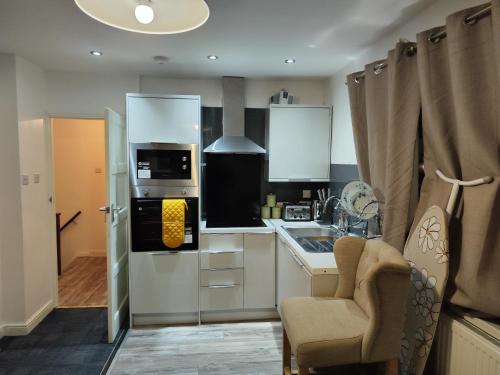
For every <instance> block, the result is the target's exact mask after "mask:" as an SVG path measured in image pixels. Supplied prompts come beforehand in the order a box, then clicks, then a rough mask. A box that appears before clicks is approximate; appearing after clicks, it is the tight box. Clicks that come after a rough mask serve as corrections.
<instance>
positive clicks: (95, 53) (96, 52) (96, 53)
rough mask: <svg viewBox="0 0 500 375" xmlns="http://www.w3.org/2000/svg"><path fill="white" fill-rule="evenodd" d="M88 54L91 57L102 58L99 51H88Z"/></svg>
mask: <svg viewBox="0 0 500 375" xmlns="http://www.w3.org/2000/svg"><path fill="white" fill-rule="evenodd" d="M90 54H91V55H92V56H102V55H103V53H102V52H101V51H90Z"/></svg>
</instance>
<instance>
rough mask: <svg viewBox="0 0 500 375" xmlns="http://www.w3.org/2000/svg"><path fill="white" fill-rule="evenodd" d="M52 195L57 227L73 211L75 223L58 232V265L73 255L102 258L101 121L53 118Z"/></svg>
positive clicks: (64, 265) (103, 160)
mask: <svg viewBox="0 0 500 375" xmlns="http://www.w3.org/2000/svg"><path fill="white" fill-rule="evenodd" d="M52 137H53V153H54V192H55V204H56V212H60V213H61V225H62V224H64V223H65V222H66V221H67V220H68V219H69V218H71V216H73V215H74V214H75V213H76V212H77V211H82V214H81V215H80V216H79V217H78V218H77V220H76V224H70V225H69V226H68V227H67V228H66V229H65V230H64V231H63V232H62V233H61V249H62V266H63V270H64V268H65V267H66V266H67V265H68V264H69V263H70V262H71V261H72V260H73V259H74V258H75V257H77V256H82V255H93V256H95V255H97V256H99V255H105V254H106V228H105V222H104V220H105V217H104V214H103V213H102V212H99V207H101V206H103V205H104V204H105V202H106V174H105V172H106V171H105V145H104V120H81V119H53V120H52Z"/></svg>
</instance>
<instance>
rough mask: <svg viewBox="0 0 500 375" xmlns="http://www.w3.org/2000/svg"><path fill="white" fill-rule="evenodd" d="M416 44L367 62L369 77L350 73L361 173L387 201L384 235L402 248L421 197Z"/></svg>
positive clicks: (363, 178) (350, 88)
mask: <svg viewBox="0 0 500 375" xmlns="http://www.w3.org/2000/svg"><path fill="white" fill-rule="evenodd" d="M415 52H416V49H415V45H414V44H413V43H398V44H397V46H396V48H395V49H394V50H391V51H390V52H389V56H388V58H387V60H386V62H387V67H383V68H379V66H380V64H381V62H380V61H378V62H374V63H372V64H369V65H367V66H366V67H365V71H364V77H363V78H360V73H359V72H358V73H353V74H351V75H349V76H348V77H347V85H348V89H349V98H350V105H351V115H352V122H353V131H354V139H355V143H356V153H357V158H358V167H359V170H360V176H361V179H362V180H363V181H365V182H367V183H368V184H370V185H371V186H372V187H373V189H374V190H375V194H376V196H377V198H378V199H379V200H380V201H381V202H383V205H382V207H383V217H384V220H383V237H384V240H385V241H387V242H388V243H390V244H391V245H393V246H394V247H396V248H398V249H399V250H400V251H401V252H403V247H404V243H405V239H406V236H407V233H408V230H409V227H410V226H411V223H412V221H413V216H414V211H415V207H416V203H417V199H418V191H417V188H418V168H417V167H418V154H417V144H418V142H417V138H418V134H417V133H418V122H419V113H420V94H419V86H418V78H417V59H416V55H415Z"/></svg>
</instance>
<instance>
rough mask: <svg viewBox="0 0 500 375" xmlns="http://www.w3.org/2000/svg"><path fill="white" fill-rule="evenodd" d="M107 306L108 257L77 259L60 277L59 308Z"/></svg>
mask: <svg viewBox="0 0 500 375" xmlns="http://www.w3.org/2000/svg"><path fill="white" fill-rule="evenodd" d="M106 305H107V278H106V257H77V258H75V259H74V260H73V261H72V262H71V264H70V265H69V266H68V267H67V269H66V270H64V271H63V273H62V275H61V276H59V307H105V306H106Z"/></svg>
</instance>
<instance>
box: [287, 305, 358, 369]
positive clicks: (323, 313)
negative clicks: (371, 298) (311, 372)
mask: <svg viewBox="0 0 500 375" xmlns="http://www.w3.org/2000/svg"><path fill="white" fill-rule="evenodd" d="M281 311H282V317H283V326H284V328H285V330H286V332H287V334H288V338H289V340H290V345H291V348H292V352H293V353H294V354H295V356H296V360H297V364H298V365H299V366H301V367H313V366H316V367H323V366H325V367H326V366H334V365H341V364H347V363H355V362H361V346H362V340H363V334H364V332H365V331H366V327H367V325H368V318H367V317H366V315H365V313H364V312H363V310H361V308H360V307H359V306H358V305H357V304H356V303H355V302H354V301H352V300H348V299H336V298H313V297H297V298H288V299H286V300H284V301H283V303H282V305H281Z"/></svg>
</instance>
